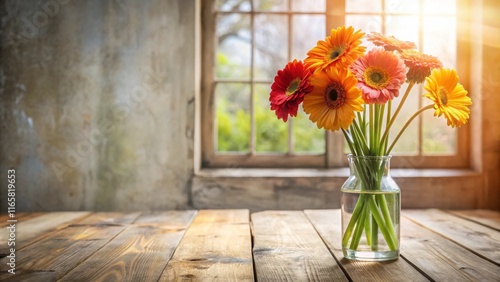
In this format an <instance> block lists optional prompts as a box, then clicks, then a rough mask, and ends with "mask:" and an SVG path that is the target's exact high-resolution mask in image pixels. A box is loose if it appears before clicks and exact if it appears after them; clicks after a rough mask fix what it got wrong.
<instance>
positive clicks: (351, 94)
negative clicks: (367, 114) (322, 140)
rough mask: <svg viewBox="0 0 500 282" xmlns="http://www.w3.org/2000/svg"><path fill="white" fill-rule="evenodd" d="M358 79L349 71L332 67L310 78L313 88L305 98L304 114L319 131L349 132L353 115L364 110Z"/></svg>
mask: <svg viewBox="0 0 500 282" xmlns="http://www.w3.org/2000/svg"><path fill="white" fill-rule="evenodd" d="M357 83H358V80H357V79H356V77H355V76H354V75H353V74H352V73H351V72H350V71H349V70H348V69H339V70H337V69H336V68H329V69H326V70H325V71H320V72H316V73H315V74H313V75H312V76H311V84H312V85H313V86H314V89H313V91H312V92H311V93H309V94H307V95H306V96H305V98H304V111H305V112H306V113H307V114H309V119H310V120H311V121H313V122H315V123H316V124H317V126H318V128H325V129H329V130H332V131H335V130H339V129H340V128H343V129H347V128H348V127H349V125H350V124H351V123H352V121H353V120H354V117H355V115H354V112H356V111H357V112H361V111H363V106H362V104H363V98H361V90H360V89H359V88H357V87H356V84H357Z"/></svg>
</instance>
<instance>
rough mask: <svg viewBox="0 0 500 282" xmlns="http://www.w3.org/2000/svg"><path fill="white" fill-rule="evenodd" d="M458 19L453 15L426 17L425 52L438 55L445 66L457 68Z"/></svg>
mask: <svg viewBox="0 0 500 282" xmlns="http://www.w3.org/2000/svg"><path fill="white" fill-rule="evenodd" d="M456 29H457V27H456V20H455V18H452V17H425V18H424V48H423V49H424V50H423V51H424V53H427V54H429V55H433V56H436V57H438V58H439V59H440V60H441V62H442V63H443V66H444V67H448V68H455V66H456V58H457V53H456V52H457V32H456Z"/></svg>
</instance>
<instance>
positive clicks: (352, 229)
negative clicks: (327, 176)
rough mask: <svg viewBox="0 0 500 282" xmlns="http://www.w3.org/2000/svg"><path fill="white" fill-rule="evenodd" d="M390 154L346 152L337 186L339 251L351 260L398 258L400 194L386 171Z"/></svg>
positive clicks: (387, 170)
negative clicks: (343, 177)
mask: <svg viewBox="0 0 500 282" xmlns="http://www.w3.org/2000/svg"><path fill="white" fill-rule="evenodd" d="M390 159H391V157H390V156H354V155H348V160H349V168H350V176H349V178H348V179H347V180H346V181H345V183H344V185H342V188H341V207H342V252H343V253H344V257H345V258H347V259H351V260H364V261H386V260H394V259H397V258H399V242H400V235H399V227H400V212H401V205H400V203H401V194H400V189H399V186H398V185H397V184H396V182H394V180H393V179H392V178H391V176H390V174H389V167H390Z"/></svg>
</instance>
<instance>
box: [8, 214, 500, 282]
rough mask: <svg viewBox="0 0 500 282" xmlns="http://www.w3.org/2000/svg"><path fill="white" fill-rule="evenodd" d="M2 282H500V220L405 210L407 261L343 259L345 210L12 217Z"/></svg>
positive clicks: (490, 216)
mask: <svg viewBox="0 0 500 282" xmlns="http://www.w3.org/2000/svg"><path fill="white" fill-rule="evenodd" d="M16 219H17V223H16V241H15V242H16V253H15V258H16V270H15V272H16V274H14V275H12V274H10V273H8V272H7V269H8V266H7V262H8V257H6V255H8V254H9V252H8V249H7V242H6V239H7V238H8V237H7V236H9V234H10V233H7V232H8V229H7V228H5V227H6V226H7V225H8V223H7V221H6V220H7V217H6V216H5V215H3V216H0V220H1V221H0V226H1V227H2V228H1V231H0V235H1V237H0V238H1V239H0V258H1V259H0V270H1V272H0V280H1V281H56V280H60V281H214V280H215V281H252V280H258V281H349V280H352V281H428V280H430V281H456V282H458V281H469V280H474V281H476V280H482V281H500V213H498V212H493V211H484V210H475V211H442V210H406V211H403V217H402V226H401V231H402V235H401V238H402V244H401V245H402V246H401V257H400V259H399V260H396V261H392V262H357V261H349V260H346V259H344V258H343V257H342V252H341V246H340V211H339V210H305V211H265V212H257V213H253V214H251V215H250V214H249V212H248V211H247V210H200V211H166V212H154V213H90V212H53V213H18V214H16Z"/></svg>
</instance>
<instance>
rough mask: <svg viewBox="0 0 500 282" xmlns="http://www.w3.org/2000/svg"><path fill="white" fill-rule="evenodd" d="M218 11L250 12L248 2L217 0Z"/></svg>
mask: <svg viewBox="0 0 500 282" xmlns="http://www.w3.org/2000/svg"><path fill="white" fill-rule="evenodd" d="M216 9H217V10H219V11H250V9H251V5H250V0H217V4H216Z"/></svg>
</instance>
